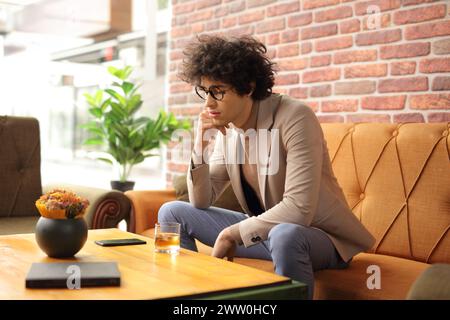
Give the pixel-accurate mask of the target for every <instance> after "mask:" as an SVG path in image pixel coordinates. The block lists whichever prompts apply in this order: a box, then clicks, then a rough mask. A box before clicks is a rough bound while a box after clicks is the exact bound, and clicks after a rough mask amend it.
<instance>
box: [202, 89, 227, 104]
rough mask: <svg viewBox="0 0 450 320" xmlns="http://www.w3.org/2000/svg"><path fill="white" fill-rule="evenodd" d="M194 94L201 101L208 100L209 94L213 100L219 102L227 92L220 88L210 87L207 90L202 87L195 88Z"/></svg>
mask: <svg viewBox="0 0 450 320" xmlns="http://www.w3.org/2000/svg"><path fill="white" fill-rule="evenodd" d="M195 92H196V93H197V95H198V96H199V97H200V98H201V99H203V100H206V99H208V94H210V95H211V97H213V99H214V100H217V101H221V100H222V99H223V96H224V95H225V93H226V92H227V90H224V89H221V88H220V86H211V87H209V89H206V88H205V87H202V86H195Z"/></svg>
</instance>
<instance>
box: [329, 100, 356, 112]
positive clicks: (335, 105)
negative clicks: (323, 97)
mask: <svg viewBox="0 0 450 320" xmlns="http://www.w3.org/2000/svg"><path fill="white" fill-rule="evenodd" d="M357 110H358V100H357V99H343V100H330V101H322V112H342V111H357Z"/></svg>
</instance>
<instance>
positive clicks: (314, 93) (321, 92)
mask: <svg viewBox="0 0 450 320" xmlns="http://www.w3.org/2000/svg"><path fill="white" fill-rule="evenodd" d="M309 95H310V96H311V97H313V98H315V97H328V96H330V95H331V85H329V84H322V85H320V86H314V87H311V88H310V90H309Z"/></svg>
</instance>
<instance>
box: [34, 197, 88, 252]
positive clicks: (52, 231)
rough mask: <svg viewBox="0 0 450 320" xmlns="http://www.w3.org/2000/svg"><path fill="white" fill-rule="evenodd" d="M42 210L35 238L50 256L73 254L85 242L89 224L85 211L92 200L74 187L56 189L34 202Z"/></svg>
mask: <svg viewBox="0 0 450 320" xmlns="http://www.w3.org/2000/svg"><path fill="white" fill-rule="evenodd" d="M35 204H36V207H37V208H38V210H39V213H40V214H41V217H40V218H39V220H38V222H37V224H36V230H35V236H36V242H37V244H38V245H39V247H40V248H41V249H42V251H44V252H45V253H46V254H47V255H48V256H49V257H53V258H68V257H73V256H74V255H75V254H76V253H77V252H78V251H80V250H81V248H82V247H83V246H84V244H85V243H86V239H87V235H88V226H87V224H86V221H85V220H84V214H85V212H86V209H87V207H88V206H89V200H87V199H85V198H83V197H80V196H78V195H77V194H75V193H74V192H72V191H69V190H64V189H54V190H51V191H49V192H47V193H45V194H44V195H42V196H41V197H40V198H39V199H38V200H36V202H35Z"/></svg>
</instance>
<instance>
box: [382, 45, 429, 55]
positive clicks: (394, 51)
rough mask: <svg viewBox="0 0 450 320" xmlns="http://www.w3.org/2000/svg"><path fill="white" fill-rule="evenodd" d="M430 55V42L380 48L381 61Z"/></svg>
mask: <svg viewBox="0 0 450 320" xmlns="http://www.w3.org/2000/svg"><path fill="white" fill-rule="evenodd" d="M429 53H430V43H429V42H416V43H406V44H399V45H393V46H383V47H381V48H380V58H381V59H393V58H409V57H419V56H426V55H428V54H429Z"/></svg>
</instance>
